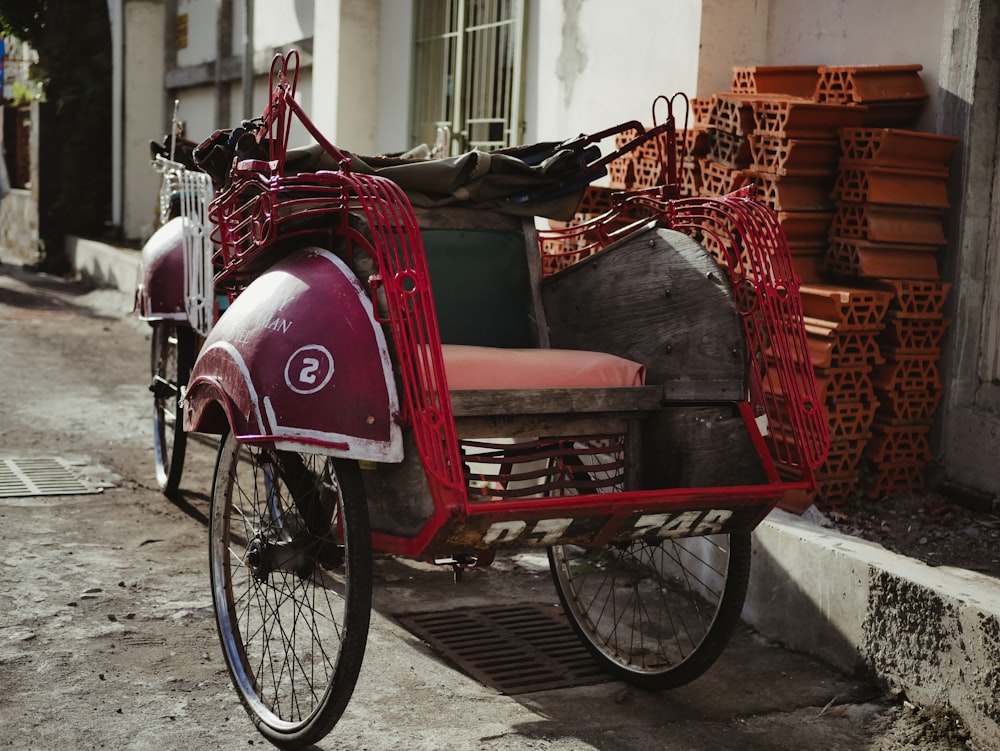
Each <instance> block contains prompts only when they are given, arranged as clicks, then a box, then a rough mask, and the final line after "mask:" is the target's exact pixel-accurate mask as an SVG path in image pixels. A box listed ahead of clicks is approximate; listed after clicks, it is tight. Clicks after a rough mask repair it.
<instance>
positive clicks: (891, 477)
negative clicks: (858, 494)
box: [862, 462, 926, 499]
mask: <svg viewBox="0 0 1000 751" xmlns="http://www.w3.org/2000/svg"><path fill="white" fill-rule="evenodd" d="M925 464H926V463H925V462H920V463H918V464H882V465H879V466H877V467H875V469H874V471H873V472H872V474H871V476H870V478H869V484H867V485H866V486H865V487H864V488H863V489H862V490H863V492H864V494H865V496H866V497H867V498H872V499H878V498H885V497H887V496H891V495H895V494H896V493H902V492H904V491H907V490H919V489H920V488H922V487H923V485H924V466H925Z"/></svg>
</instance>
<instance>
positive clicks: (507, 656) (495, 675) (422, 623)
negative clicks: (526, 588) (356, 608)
mask: <svg viewBox="0 0 1000 751" xmlns="http://www.w3.org/2000/svg"><path fill="white" fill-rule="evenodd" d="M399 621H400V622H401V623H402V625H403V626H404V627H405V628H407V629H408V630H409V631H410V632H412V633H413V634H414V635H416V636H418V637H420V638H421V639H424V640H425V641H426V642H427V643H428V644H430V645H431V647H432V648H433V649H434V650H435V651H437V652H438V653H440V654H441V655H442V656H444V657H446V658H447V659H449V660H450V661H452V662H453V663H455V664H456V666H457V667H458V668H459V669H460V670H462V671H463V672H465V673H467V674H469V675H470V676H472V677H473V678H475V679H476V680H478V681H480V682H482V683H484V684H486V685H487V686H490V687H492V688H495V689H496V690H498V691H500V692H501V693H504V694H524V693H528V692H531V691H546V690H549V689H554V688H569V687H572V686H589V685H591V684H595V683H604V682H606V681H611V680H614V679H613V678H612V677H611V676H610V675H608V674H607V673H605V672H604V671H603V670H602V669H601V668H600V667H599V666H598V664H597V663H596V662H595V661H594V658H593V657H592V656H591V654H590V653H589V652H588V651H587V649H586V647H584V646H583V643H582V642H581V641H580V639H579V637H578V636H577V635H576V633H575V632H574V631H573V629H572V627H571V626H570V625H569V623H568V622H567V621H566V617H565V616H564V615H563V612H562V610H561V609H559V608H558V607H555V606H543V605H534V604H521V605H511V606H503V607H493V608H490V607H487V608H462V609H459V610H446V611H438V612H435V613H422V614H417V615H406V616H400V617H399Z"/></svg>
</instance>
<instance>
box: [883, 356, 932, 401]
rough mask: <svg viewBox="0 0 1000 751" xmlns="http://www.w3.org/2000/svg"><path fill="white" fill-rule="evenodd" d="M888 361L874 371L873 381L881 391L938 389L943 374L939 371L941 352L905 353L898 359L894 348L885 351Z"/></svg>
mask: <svg viewBox="0 0 1000 751" xmlns="http://www.w3.org/2000/svg"><path fill="white" fill-rule="evenodd" d="M882 354H884V355H885V358H886V361H885V364H883V365H878V366H876V367H875V369H874V370H873V371H872V383H873V384H874V386H875V387H876V388H878V389H880V390H881V391H889V392H891V391H938V390H940V389H941V376H940V374H939V372H938V358H939V353H936V352H928V353H927V354H922V355H910V354H908V355H905V356H900V357H899V358H898V359H897V358H896V356H895V354H894V353H893V352H892V350H890V349H888V348H886V349H885V350H884V351H883V353H882Z"/></svg>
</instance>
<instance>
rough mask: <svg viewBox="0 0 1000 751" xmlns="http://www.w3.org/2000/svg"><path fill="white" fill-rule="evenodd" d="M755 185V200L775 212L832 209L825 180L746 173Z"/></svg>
mask: <svg viewBox="0 0 1000 751" xmlns="http://www.w3.org/2000/svg"><path fill="white" fill-rule="evenodd" d="M747 175H748V176H749V177H750V178H751V179H752V180H753V181H754V183H756V185H757V198H758V199H759V200H760V201H761V202H762V203H765V204H767V205H768V206H770V207H771V208H772V209H774V210H775V211H777V212H783V211H789V212H791V211H813V212H824V211H830V210H831V209H832V208H833V203H832V202H831V201H830V197H829V188H830V184H829V182H828V181H827V180H823V179H817V178H815V177H775V176H774V175H769V174H767V173H766V172H760V173H754V172H750V171H748V172H747Z"/></svg>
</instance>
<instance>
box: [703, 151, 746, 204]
mask: <svg viewBox="0 0 1000 751" xmlns="http://www.w3.org/2000/svg"><path fill="white" fill-rule="evenodd" d="M700 163H701V183H702V190H703V191H704V193H705V195H707V196H724V195H726V194H728V193H732V192H733V191H734V190H736V189H737V188H740V187H742V186H744V185H746V183H747V177H746V175H744V174H743V171H742V170H735V169H732V168H730V167H727V166H725V165H724V164H719V163H718V162H713V161H712V160H711V159H702V160H700Z"/></svg>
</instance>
